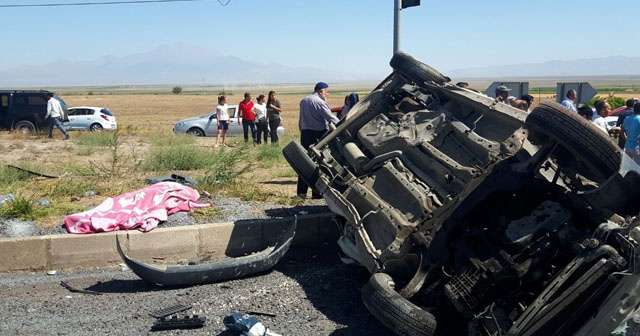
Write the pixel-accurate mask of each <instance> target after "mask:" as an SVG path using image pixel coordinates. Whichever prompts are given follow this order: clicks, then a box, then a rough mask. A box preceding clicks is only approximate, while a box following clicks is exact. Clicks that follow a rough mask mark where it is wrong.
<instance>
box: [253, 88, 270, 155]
mask: <svg viewBox="0 0 640 336" xmlns="http://www.w3.org/2000/svg"><path fill="white" fill-rule="evenodd" d="M253 112H254V114H255V115H256V129H257V130H256V142H257V143H258V145H259V144H261V143H262V140H261V139H262V138H264V144H265V145H266V144H267V135H268V134H269V125H268V124H267V104H265V102H264V95H259V96H258V99H257V100H256V103H255V104H254V105H253Z"/></svg>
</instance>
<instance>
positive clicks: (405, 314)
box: [362, 273, 436, 336]
mask: <svg viewBox="0 0 640 336" xmlns="http://www.w3.org/2000/svg"><path fill="white" fill-rule="evenodd" d="M394 286H395V284H394V282H393V279H391V276H389V275H388V274H386V273H375V274H373V275H372V276H371V278H370V279H369V282H368V283H367V284H366V285H364V287H362V302H363V303H364V305H365V307H367V310H369V312H370V313H371V315H373V316H374V317H375V318H377V319H378V321H380V322H381V323H382V324H384V325H385V326H386V327H387V328H389V329H390V330H392V331H393V332H394V333H395V334H397V335H406V336H414V335H424V336H432V335H433V334H434V333H435V330H436V319H435V317H434V316H433V314H431V313H429V312H427V311H425V310H424V309H421V308H420V307H418V306H416V305H414V304H413V303H411V302H410V301H409V300H407V299H405V298H404V297H402V296H401V295H400V294H398V293H397V292H396V291H395V289H394Z"/></svg>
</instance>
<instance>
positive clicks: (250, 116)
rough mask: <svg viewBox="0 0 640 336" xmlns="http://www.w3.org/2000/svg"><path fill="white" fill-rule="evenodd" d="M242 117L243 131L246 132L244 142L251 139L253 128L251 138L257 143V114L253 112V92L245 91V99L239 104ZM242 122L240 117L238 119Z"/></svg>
mask: <svg viewBox="0 0 640 336" xmlns="http://www.w3.org/2000/svg"><path fill="white" fill-rule="evenodd" d="M238 109H239V110H240V113H241V115H240V117H241V118H242V131H243V133H244V142H248V141H249V128H251V138H252V139H253V143H254V144H255V143H256V115H255V114H254V113H253V102H252V101H251V93H249V92H245V93H244V100H243V101H241V102H240V103H239V104H238ZM238 124H240V119H238Z"/></svg>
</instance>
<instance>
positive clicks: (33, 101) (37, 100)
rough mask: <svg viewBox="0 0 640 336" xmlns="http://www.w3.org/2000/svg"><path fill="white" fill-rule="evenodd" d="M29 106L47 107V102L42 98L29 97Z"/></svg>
mask: <svg viewBox="0 0 640 336" xmlns="http://www.w3.org/2000/svg"><path fill="white" fill-rule="evenodd" d="M27 100H28V104H29V105H32V106H33V105H47V101H46V100H45V99H44V97H42V96H28V97H27Z"/></svg>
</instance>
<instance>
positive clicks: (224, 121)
mask: <svg viewBox="0 0 640 336" xmlns="http://www.w3.org/2000/svg"><path fill="white" fill-rule="evenodd" d="M216 115H217V118H216V120H217V124H218V135H217V136H216V145H215V147H218V146H219V142H220V135H222V145H223V146H225V142H226V141H227V131H228V130H229V106H228V105H227V97H225V96H220V97H218V107H216Z"/></svg>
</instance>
